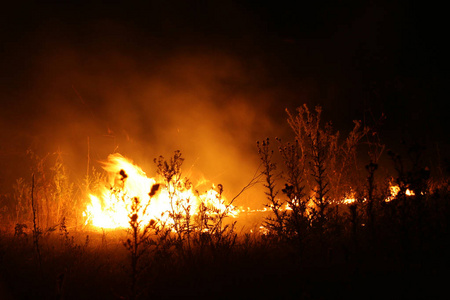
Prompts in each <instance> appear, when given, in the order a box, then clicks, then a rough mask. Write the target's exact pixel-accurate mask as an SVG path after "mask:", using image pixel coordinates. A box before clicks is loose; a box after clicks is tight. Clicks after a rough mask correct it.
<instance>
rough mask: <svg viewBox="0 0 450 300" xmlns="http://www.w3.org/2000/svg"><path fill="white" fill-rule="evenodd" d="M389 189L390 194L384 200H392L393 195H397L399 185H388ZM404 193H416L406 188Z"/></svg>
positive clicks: (409, 194) (412, 194) (408, 194)
mask: <svg viewBox="0 0 450 300" xmlns="http://www.w3.org/2000/svg"><path fill="white" fill-rule="evenodd" d="M389 190H390V192H391V195H390V196H389V197H387V198H386V199H385V200H384V201H385V202H389V201H392V200H393V199H394V198H395V197H397V195H398V193H399V192H400V187H399V186H398V185H391V186H389ZM405 195H406V196H415V195H416V194H414V191H412V190H410V189H406V191H405Z"/></svg>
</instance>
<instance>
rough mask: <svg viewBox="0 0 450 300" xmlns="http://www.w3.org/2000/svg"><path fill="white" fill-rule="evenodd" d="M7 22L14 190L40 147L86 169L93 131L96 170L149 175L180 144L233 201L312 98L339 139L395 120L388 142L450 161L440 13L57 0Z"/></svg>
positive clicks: (8, 158)
mask: <svg viewBox="0 0 450 300" xmlns="http://www.w3.org/2000/svg"><path fill="white" fill-rule="evenodd" d="M222 2H223V3H222ZM425 4H426V5H429V6H427V7H424V6H423V5H425ZM0 19H1V21H0V22H1V26H0V36H1V44H0V53H1V56H0V70H1V73H0V74H1V75H0V76H1V80H0V97H1V101H2V109H1V110H0V126H1V129H0V138H1V141H2V142H1V144H0V167H1V169H2V171H1V173H0V180H1V184H0V186H1V187H2V188H3V189H5V188H7V187H8V186H10V185H11V183H12V182H14V180H15V178H18V177H21V176H25V177H26V176H29V175H27V174H29V172H28V169H27V168H29V166H28V165H27V164H28V163H29V162H28V161H27V160H26V159H25V158H26V154H25V152H26V150H27V149H28V148H31V149H34V150H35V151H36V152H38V153H42V154H45V153H47V152H54V151H56V150H57V149H59V150H61V151H62V152H63V153H64V155H65V161H66V162H67V163H68V165H69V167H70V171H71V172H73V174H79V173H82V172H84V171H85V170H84V169H83V168H85V166H86V163H85V161H86V156H87V148H88V146H87V140H88V137H89V147H90V156H91V159H92V160H93V161H97V160H104V159H105V158H106V156H107V155H108V154H109V153H112V152H114V151H119V152H121V153H123V154H124V155H126V156H128V157H130V158H132V159H133V160H135V161H137V162H138V163H139V164H141V165H142V166H143V167H144V169H146V170H150V168H152V167H153V165H152V160H153V158H154V157H157V156H158V155H160V154H163V155H165V156H169V155H170V154H171V153H172V152H173V151H174V150H176V149H180V150H181V151H182V152H183V154H184V155H185V157H186V167H187V168H188V170H191V169H192V170H195V171H197V172H201V173H203V175H205V177H207V178H210V179H211V180H212V181H214V182H216V183H218V182H223V183H225V184H224V185H225V189H227V186H229V187H230V189H231V191H232V192H234V190H238V189H239V187H241V186H243V185H244V184H245V183H246V182H247V181H248V180H249V179H250V178H251V177H252V175H253V173H254V171H255V168H256V166H257V165H258V158H257V153H256V149H255V143H256V141H257V140H262V139H264V138H265V137H271V138H273V137H275V136H281V137H287V136H288V132H289V128H288V125H287V123H286V113H285V109H286V108H289V109H290V110H294V109H295V108H296V107H298V106H300V105H302V104H303V103H307V104H308V105H309V106H310V107H313V106H315V105H322V106H323V108H324V119H326V120H332V121H333V124H334V126H335V127H336V128H337V129H339V130H341V131H343V132H345V131H346V130H349V129H350V127H351V126H352V120H353V119H365V120H366V121H367V122H370V120H372V119H373V118H375V119H376V118H378V117H379V116H380V115H381V113H384V114H385V115H386V120H385V122H384V125H383V127H382V130H381V132H380V133H381V136H382V137H383V138H384V141H385V142H386V144H388V145H389V147H393V148H395V147H400V143H399V141H401V140H402V139H404V140H409V141H411V140H417V141H418V142H420V143H423V144H426V145H427V147H428V148H431V149H433V151H436V149H437V148H439V149H440V150H439V151H440V153H441V155H443V156H444V157H445V156H446V155H447V154H446V149H448V132H447V130H446V129H445V128H446V127H448V125H449V122H448V116H447V108H446V103H447V102H448V95H447V93H446V89H445V87H446V86H448V84H447V83H448V77H449V76H448V68H447V66H448V57H447V56H448V53H449V51H448V50H449V49H448V46H444V45H445V42H446V39H447V36H448V33H447V27H448V26H447V24H446V19H447V16H446V15H445V11H444V9H443V8H440V7H439V6H437V5H431V4H429V3H419V2H417V3H416V2H413V1H404V2H401V1H330V2H329V3H327V2H321V3H319V2H315V1H310V2H298V3H297V4H295V5H294V4H287V2H282V1H277V2H276V3H275V2H274V3H273V4H271V5H264V4H261V3H246V2H242V1H231V2H230V1H148V3H145V4H129V3H125V2H124V3H120V2H119V3H114V4H110V3H102V2H99V1H92V2H86V3H84V4H80V2H78V1H77V2H73V3H72V2H64V3H60V2H58V3H49V2H45V4H42V3H39V4H37V3H35V4H26V5H25V4H20V5H19V4H17V5H12V6H11V5H10V6H6V7H2V12H1V18H0ZM433 153H434V152H433ZM447 157H448V155H447ZM27 172H28V173H27ZM192 172H194V171H192ZM194 173H195V172H194Z"/></svg>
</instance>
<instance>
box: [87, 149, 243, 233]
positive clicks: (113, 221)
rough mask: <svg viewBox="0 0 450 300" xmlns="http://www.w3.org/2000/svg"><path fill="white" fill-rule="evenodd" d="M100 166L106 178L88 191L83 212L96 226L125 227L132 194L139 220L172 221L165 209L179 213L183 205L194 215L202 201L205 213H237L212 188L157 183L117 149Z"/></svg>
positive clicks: (146, 222) (182, 209) (183, 208)
mask: <svg viewBox="0 0 450 300" xmlns="http://www.w3.org/2000/svg"><path fill="white" fill-rule="evenodd" d="M103 168H104V169H105V171H106V172H107V173H108V176H109V178H108V181H109V182H108V183H105V185H104V187H103V188H102V189H101V191H99V194H98V195H93V194H90V195H89V198H90V200H91V202H90V203H89V204H88V205H87V207H86V210H85V211H84V213H83V215H84V216H85V217H86V225H92V226H95V227H100V228H127V227H129V221H130V213H131V205H132V203H133V201H134V199H136V198H137V199H138V200H139V203H140V209H139V211H138V212H137V215H138V218H139V220H142V223H143V224H148V223H149V222H150V221H151V220H162V221H164V222H167V223H169V224H170V223H173V220H171V219H170V217H169V215H170V213H169V212H172V213H175V214H180V213H181V214H183V213H185V212H186V210H187V209H189V213H190V215H192V216H194V215H196V214H198V212H199V207H200V205H201V204H202V203H203V205H204V206H205V207H208V208H210V210H209V213H216V214H221V213H226V214H227V215H230V216H233V217H236V216H237V211H236V209H235V208H234V206H232V205H227V204H226V203H225V199H224V197H223V196H222V195H221V194H220V193H219V192H218V191H216V190H215V189H214V188H212V189H210V190H208V191H207V192H206V193H205V194H201V195H199V194H198V193H195V192H194V191H193V190H192V187H187V186H179V187H178V186H177V188H174V187H173V186H171V187H170V188H168V187H167V186H165V185H163V184H161V182H162V181H160V182H157V180H156V179H154V178H149V177H147V175H146V174H145V172H144V171H143V170H142V169H141V168H139V167H138V166H136V165H134V164H133V163H131V162H130V161H129V160H127V159H126V158H124V157H123V156H122V155H120V154H118V153H116V154H111V155H109V156H108V161H107V162H105V163H104V166H103ZM108 187H109V188H108ZM169 189H170V190H169Z"/></svg>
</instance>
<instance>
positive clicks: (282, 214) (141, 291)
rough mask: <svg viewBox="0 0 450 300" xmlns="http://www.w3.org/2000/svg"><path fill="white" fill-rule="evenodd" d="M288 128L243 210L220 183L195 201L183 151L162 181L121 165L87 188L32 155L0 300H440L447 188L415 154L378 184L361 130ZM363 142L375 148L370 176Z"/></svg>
mask: <svg viewBox="0 0 450 300" xmlns="http://www.w3.org/2000/svg"><path fill="white" fill-rule="evenodd" d="M289 120H290V124H291V126H292V127H293V129H294V132H295V134H296V136H295V140H294V142H290V143H282V142H281V141H278V143H279V144H278V149H279V152H278V153H279V154H280V157H281V161H282V164H278V163H276V162H275V161H276V160H274V157H275V156H276V155H277V152H276V151H273V150H272V148H271V143H270V141H269V140H265V141H264V142H262V143H260V144H258V150H259V154H260V158H261V168H260V170H259V172H258V174H257V175H256V176H255V177H254V178H253V179H252V181H251V182H250V183H249V185H248V186H247V187H251V186H252V185H254V184H255V183H259V182H261V181H262V182H263V185H264V187H265V189H266V196H267V198H266V199H265V200H264V199H260V200H261V202H263V201H264V203H265V204H266V206H265V207H264V208H263V209H253V208H243V207H240V206H238V200H236V199H237V198H236V197H235V198H233V199H231V200H228V199H226V197H225V196H224V194H223V188H224V187H223V186H222V185H220V184H218V185H217V186H213V187H212V188H211V189H208V190H206V191H204V192H200V191H198V189H197V188H196V186H195V184H193V183H192V182H191V181H190V180H189V179H188V178H186V177H184V176H183V173H182V164H183V160H184V159H183V157H182V155H181V152H179V151H176V152H175V153H174V154H173V156H171V157H170V158H169V159H165V158H164V157H162V156H161V157H159V158H157V159H155V161H154V162H155V166H156V168H155V169H156V172H155V173H156V174H155V176H154V177H149V176H148V175H147V174H146V173H145V172H144V171H143V170H142V169H141V168H140V167H139V166H137V165H135V164H133V163H132V161H131V160H129V159H126V158H125V157H123V156H121V155H120V154H118V153H115V154H112V155H110V156H109V157H108V160H107V161H106V162H104V163H103V168H104V171H105V172H104V173H99V172H96V171H92V172H91V173H89V174H88V176H87V178H85V180H84V181H83V183H82V184H80V185H79V188H78V189H76V188H75V185H74V184H73V183H72V182H71V181H70V180H69V176H68V175H67V173H66V171H65V169H64V164H63V162H62V160H61V157H60V156H58V154H57V155H56V158H55V159H54V160H53V164H48V162H49V161H50V157H44V158H38V157H37V156H33V157H34V158H35V161H36V166H35V167H34V168H33V176H32V180H31V182H30V183H27V181H26V180H18V181H17V183H16V186H15V193H14V195H12V196H9V197H10V198H8V197H7V196H3V197H2V198H1V200H2V202H1V203H2V205H3V206H2V211H1V221H2V228H1V231H0V263H1V268H0V276H1V277H0V279H1V281H0V283H1V282H3V283H4V284H3V285H0V298H2V299H3V298H5V299H8V298H11V299H28V298H31V297H33V298H46V299H48V298H54V299H63V298H66V299H79V298H83V299H90V298H92V299H99V298H102V299H113V298H121V299H146V298H179V297H184V298H185V297H195V298H211V297H213V298H227V299H228V298H231V297H233V298H263V299H264V298H280V297H281V298H287V297H290V298H293V297H295V298H298V299H319V298H322V299H323V298H357V297H358V298H359V297H360V296H361V295H364V296H367V297H366V298H371V297H373V298H379V297H384V298H385V297H388V298H408V297H416V296H417V295H420V296H422V295H423V296H427V297H433V296H434V295H439V293H440V292H441V291H442V289H441V288H440V286H439V285H440V284H441V283H442V278H444V277H442V278H441V276H442V275H443V274H445V273H444V272H446V269H447V267H448V265H447V264H446V256H447V251H448V250H450V243H449V242H448V241H449V240H450V239H449V238H448V237H449V236H448V235H449V224H450V223H449V220H450V206H449V196H450V188H449V186H450V185H449V184H448V180H447V179H445V178H441V179H440V180H437V179H433V178H431V177H430V173H429V170H428V169H427V168H426V167H424V166H423V165H422V164H421V161H420V159H418V158H417V157H418V155H419V154H420V153H418V152H417V148H415V149H413V150H411V152H410V154H411V156H410V157H413V158H414V159H412V162H411V163H407V161H405V160H403V159H402V158H401V157H400V156H398V155H394V154H393V153H390V156H391V158H392V162H393V164H394V167H395V170H396V173H395V174H390V175H389V176H385V177H383V176H381V175H380V174H379V173H377V172H379V164H378V161H379V157H380V155H381V153H382V152H383V149H384V146H383V145H381V144H377V143H374V142H373V141H371V140H370V138H372V137H373V136H374V134H373V132H371V131H370V129H368V128H361V126H360V124H359V123H357V122H356V123H355V128H354V129H353V131H351V133H350V134H349V135H348V136H347V137H346V138H344V139H343V140H341V139H339V135H338V133H337V132H335V131H333V129H332V128H331V127H330V125H326V127H325V128H324V129H323V128H322V125H321V122H320V109H319V110H316V111H315V112H311V111H309V110H307V108H306V107H303V108H301V109H300V110H299V112H298V115H297V116H293V115H290V117H289ZM363 138H367V139H368V142H367V143H368V144H370V145H371V147H369V150H370V151H369V163H368V164H367V165H366V166H365V168H360V167H359V166H358V165H357V160H356V159H354V158H355V153H356V149H357V148H358V147H359V144H360V143H361V141H362V139H363ZM416 158H417V159H416ZM49 165H50V166H49ZM361 170H362V172H361ZM247 187H245V188H247ZM280 187H282V188H280ZM245 188H244V190H245ZM8 199H14V202H12V203H13V205H11V204H9V205H8V204H6V203H8V201H7V200H8ZM235 200H236V201H235ZM9 203H10V202H9ZM422 286H429V287H432V288H431V289H427V290H422V289H421V288H420V287H422ZM433 292H434V293H436V294H433Z"/></svg>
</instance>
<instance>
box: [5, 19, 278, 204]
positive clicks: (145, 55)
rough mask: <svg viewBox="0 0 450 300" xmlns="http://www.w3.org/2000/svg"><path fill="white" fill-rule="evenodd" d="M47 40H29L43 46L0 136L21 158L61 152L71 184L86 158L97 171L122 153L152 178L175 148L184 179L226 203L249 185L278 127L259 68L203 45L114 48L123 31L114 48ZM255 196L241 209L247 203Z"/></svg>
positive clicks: (109, 43) (112, 44)
mask: <svg viewBox="0 0 450 300" xmlns="http://www.w3.org/2000/svg"><path fill="white" fill-rule="evenodd" d="M111 26H112V27H113V28H114V30H119V31H120V30H124V29H123V28H122V29H121V28H120V26H118V25H116V24H108V28H109V29H108V31H107V32H110V31H111ZM114 30H113V31H114ZM102 32H103V31H102ZM44 33H45V31H44V32H38V33H37V34H36V37H35V38H34V39H33V40H39V41H40V46H39V47H37V49H35V53H34V54H33V61H32V64H31V74H32V76H31V79H30V82H29V88H28V90H27V91H26V92H25V93H24V94H22V95H19V96H17V101H18V102H17V103H16V104H11V105H10V108H9V110H10V111H12V113H11V115H10V118H9V121H7V122H12V123H13V124H14V126H13V127H8V130H4V132H2V135H6V134H8V135H9V137H7V138H6V139H8V140H9V141H10V143H11V144H10V147H11V148H14V149H16V150H17V151H22V152H21V154H20V155H19V156H17V157H16V158H18V160H22V161H23V158H24V154H22V153H25V150H26V149H28V148H31V149H33V150H34V151H36V152H38V153H40V154H42V155H45V154H46V153H52V152H55V151H60V152H61V153H62V156H63V159H64V162H65V163H66V164H67V165H68V166H69V170H70V172H71V174H72V176H73V177H75V178H82V176H84V174H86V172H87V168H88V166H87V164H88V156H89V161H90V163H91V165H97V167H98V164H97V163H98V162H99V161H102V160H105V159H106V157H107V155H108V154H110V153H113V152H119V153H121V154H123V155H124V156H126V157H128V158H130V159H132V160H133V161H134V162H135V163H137V164H139V165H140V166H141V167H142V168H143V169H144V170H145V171H146V172H147V173H148V175H149V176H154V174H155V173H156V170H155V165H154V163H153V159H154V158H156V157H158V156H159V155H163V156H165V157H166V158H169V157H170V156H171V155H172V154H173V151H175V150H181V152H182V153H183V156H184V157H185V158H186V160H185V164H184V172H185V175H187V176H189V177H191V178H192V179H193V181H194V183H195V182H196V181H197V180H200V179H207V180H209V181H210V184H212V183H215V184H218V183H221V184H223V185H224V187H225V192H226V196H227V197H229V198H231V197H233V196H234V195H236V194H237V193H238V192H239V191H240V189H241V188H243V187H244V186H245V185H246V184H247V183H248V181H250V179H251V178H252V177H253V175H254V174H255V172H256V171H257V168H258V165H259V159H258V157H257V151H256V149H255V143H256V141H257V140H260V139H262V138H264V137H265V136H267V135H270V134H272V133H273V132H274V130H275V127H276V126H278V127H279V124H275V122H274V114H273V107H274V102H275V101H274V100H275V97H276V94H277V93H276V90H275V89H274V88H272V87H270V86H269V87H268V86H265V83H266V82H267V78H268V74H267V73H266V72H267V70H265V69H264V67H263V66H261V65H260V64H258V63H254V64H253V63H251V62H248V61H245V60H243V59H242V57H237V56H236V55H233V54H230V53H226V52H225V51H218V50H211V49H209V48H207V47H200V46H195V47H180V48H179V49H176V50H173V51H170V52H169V53H163V52H161V51H160V50H159V49H156V50H154V49H152V48H151V47H150V48H146V49H145V51H143V50H141V49H138V48H136V47H135V46H132V47H131V48H126V49H120V47H117V45H122V44H123V43H125V42H126V41H124V40H121V39H123V38H124V37H125V36H126V34H123V33H122V34H121V35H120V36H121V37H120V38H117V39H119V40H117V39H116V38H114V39H112V40H109V41H108V39H107V38H106V39H105V38H103V39H101V40H99V41H98V42H97V41H94V42H92V43H88V44H86V43H83V44H81V45H79V46H77V44H76V43H74V38H71V39H70V40H68V41H64V39H63V40H62V41H61V40H59V39H57V38H55V36H56V37H57V36H59V35H60V33H59V32H56V33H53V34H52V36H51V37H46V36H43V35H44ZM105 40H106V41H105ZM278 109H279V110H280V111H282V110H283V107H278ZM278 113H279V112H278ZM2 119H3V120H6V119H7V117H5V118H2ZM3 128H5V127H3ZM11 128H14V130H11ZM11 136H15V137H16V140H11V139H10V137H11ZM5 168H8V169H11V165H5ZM19 169H20V168H19ZM15 171H16V172H15V173H14V174H13V175H14V176H15V177H21V176H27V171H26V170H20V171H19V170H15ZM21 174H23V175H21ZM209 187H210V186H208V187H207V188H209ZM251 195H252V193H251V192H250V193H248V194H246V196H244V199H243V200H242V201H243V203H241V204H243V205H247V204H249V203H248V202H249V201H251V200H250V198H252V197H253V196H251ZM246 199H247V200H246Z"/></svg>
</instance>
